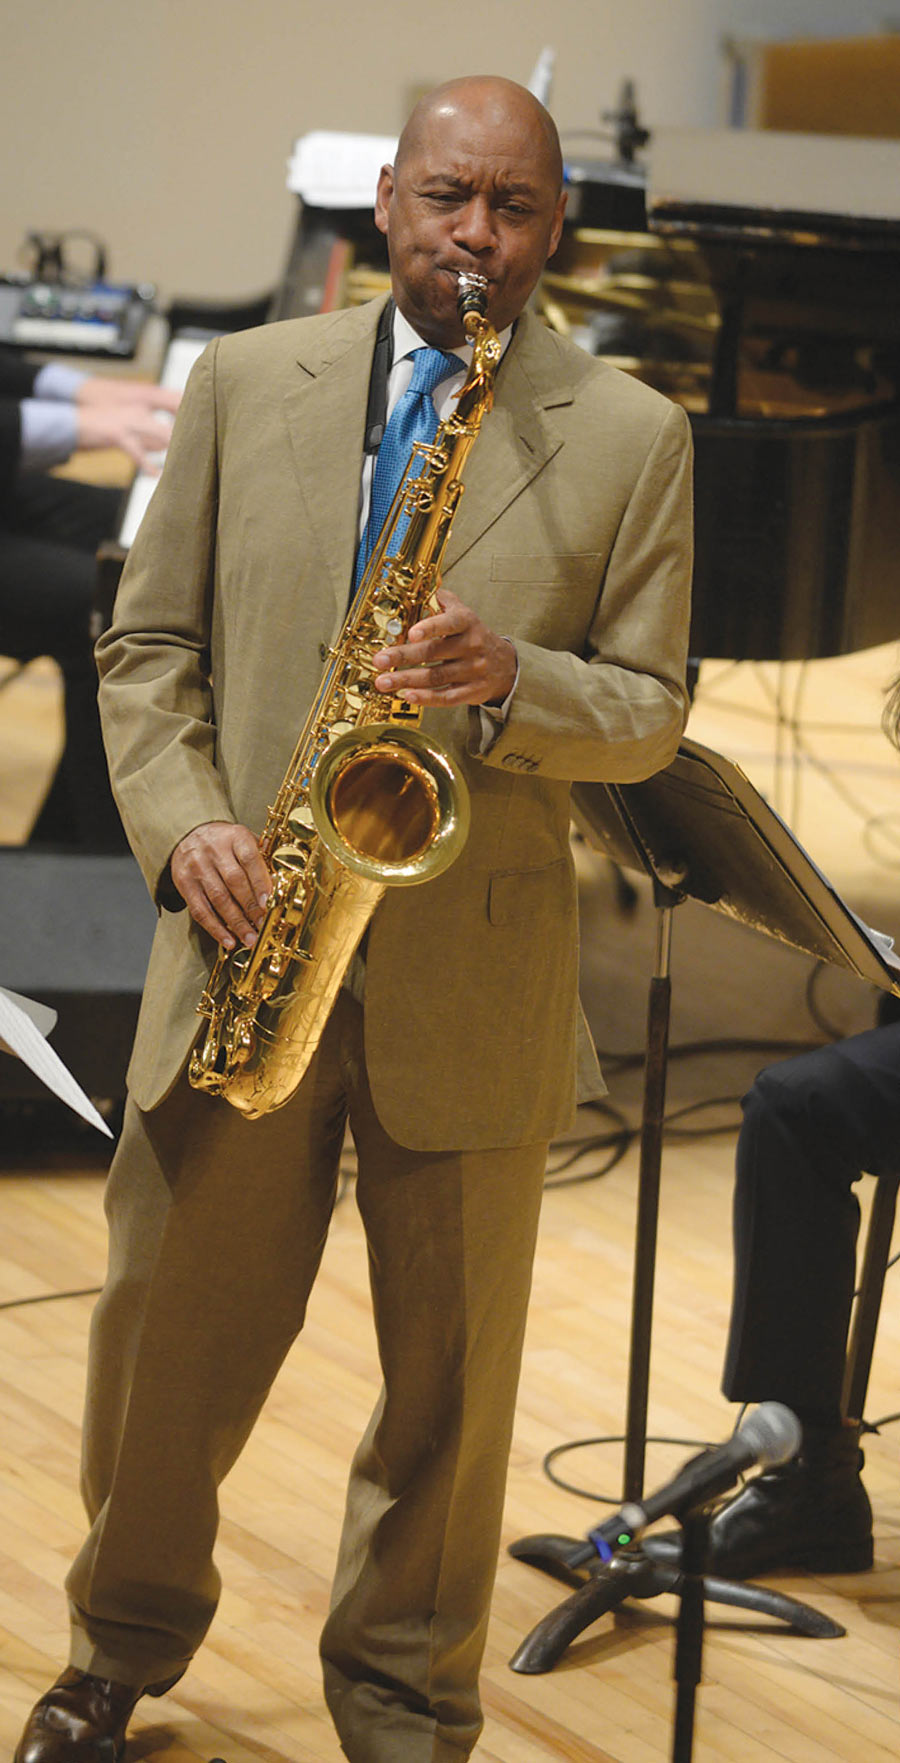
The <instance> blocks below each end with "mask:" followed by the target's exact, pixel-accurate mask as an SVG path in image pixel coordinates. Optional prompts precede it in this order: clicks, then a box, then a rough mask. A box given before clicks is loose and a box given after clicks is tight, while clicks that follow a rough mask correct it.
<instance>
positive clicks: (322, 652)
mask: <svg viewBox="0 0 900 1763" xmlns="http://www.w3.org/2000/svg"><path fill="white" fill-rule="evenodd" d="M319 660H320V661H327V660H328V644H327V643H320V644H319Z"/></svg>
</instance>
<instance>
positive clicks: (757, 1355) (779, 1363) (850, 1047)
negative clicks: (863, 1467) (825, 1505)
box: [723, 1023, 900, 1416]
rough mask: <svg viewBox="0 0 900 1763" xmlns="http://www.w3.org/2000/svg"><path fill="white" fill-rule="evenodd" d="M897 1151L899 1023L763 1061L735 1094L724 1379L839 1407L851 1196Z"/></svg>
mask: <svg viewBox="0 0 900 1763" xmlns="http://www.w3.org/2000/svg"><path fill="white" fill-rule="evenodd" d="M898 1158H900V1023H891V1024H889V1025H888V1026H886V1027H884V1028H878V1029H872V1030H870V1031H869V1032H868V1033H867V1034H862V1035H855V1036H853V1037H852V1038H850V1039H848V1040H846V1041H840V1042H837V1043H836V1044H835V1045H834V1046H829V1047H823V1048H818V1049H816V1050H815V1051H814V1052H812V1053H807V1054H803V1055H802V1056H801V1057H799V1058H797V1059H791V1060H788V1061H786V1062H785V1063H784V1064H783V1065H777V1066H772V1067H770V1068H769V1069H768V1070H767V1071H764V1072H762V1073H761V1075H760V1077H759V1078H758V1079H757V1081H756V1083H755V1084H754V1086H753V1088H752V1090H751V1091H750V1093H749V1095H748V1096H747V1098H746V1099H745V1118H744V1125H743V1127H742V1129H741V1134H740V1138H739V1140H738V1155H737V1186H736V1191H735V1209H734V1231H735V1285H734V1301H733V1309H732V1318H731V1329H730V1334H729V1341H728V1349H727V1355H726V1362H725V1372H724V1378H723V1389H724V1392H725V1394H726V1396H728V1397H729V1399H730V1400H732V1401H757V1400H765V1399H776V1400H780V1401H783V1402H786V1403H787V1404H788V1406H789V1407H793V1408H796V1409H798V1410H799V1411H800V1412H801V1413H802V1414H804V1415H817V1414H820V1415H823V1416H824V1415H827V1414H829V1413H833V1414H835V1415H837V1413H838V1411H839V1403H840V1393H841V1382H842V1378H843V1369H844V1357H845V1350H846V1341H847V1328H848V1322H849V1316H850V1307H851V1302H852V1295H853V1282H854V1272H855V1251H856V1237H857V1231H858V1225H859V1207H858V1204H857V1201H856V1198H855V1195H854V1194H853V1192H852V1184H853V1183H854V1182H855V1181H856V1180H857V1179H858V1177H859V1175H860V1174H861V1173H862V1172H863V1171H866V1172H867V1173H869V1174H872V1175H878V1174H879V1173H880V1172H881V1171H883V1170H895V1169H896V1168H897V1165H898Z"/></svg>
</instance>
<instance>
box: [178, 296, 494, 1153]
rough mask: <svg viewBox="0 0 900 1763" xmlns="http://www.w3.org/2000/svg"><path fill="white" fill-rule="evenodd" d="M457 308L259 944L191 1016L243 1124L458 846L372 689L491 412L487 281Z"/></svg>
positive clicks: (276, 849) (416, 753) (223, 970)
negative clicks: (434, 409)
mask: <svg viewBox="0 0 900 1763" xmlns="http://www.w3.org/2000/svg"><path fill="white" fill-rule="evenodd" d="M457 305H458V310H459V313H460V317H461V319H462V322H463V325H464V328H465V331H466V335H467V337H468V338H469V340H470V341H471V342H472V344H473V356H472V363H471V366H470V368H469V372H468V374H467V376H466V381H465V384H464V385H463V387H462V390H461V391H460V393H459V395H458V398H457V401H456V407H455V409H454V410H453V412H452V414H451V415H450V416H449V417H448V418H447V419H446V421H445V422H443V423H442V424H441V425H440V427H439V428H438V431H437V433H436V435H435V438H434V441H433V442H432V443H431V445H428V446H426V445H422V444H417V445H416V446H415V447H414V449H413V453H412V456H411V458H410V461H409V464H408V466H407V468H406V471H405V473H404V477H403V480H402V482H401V484H400V487H399V489H398V491H397V494H396V496H395V497H394V501H393V503H392V505H391V508H390V511H389V513H388V517H387V519H386V521H385V523H384V527H383V528H382V531H381V533H380V534H379V537H378V541H377V543H376V546H375V549H374V551H373V553H372V556H371V558H370V560H369V563H368V566H367V568H366V570H365V573H364V575H363V577H362V580H361V581H360V584H359V587H358V589H357V591H356V594H355V596H354V598H353V602H352V605H351V607H350V611H349V613H348V616H347V620H346V622H345V624H344V627H343V630H342V632H341V635H340V638H339V640H338V642H337V643H336V645H335V647H334V648H333V649H332V651H331V655H330V660H329V662H328V666H327V667H326V670H325V674H324V677H323V679H322V682H321V684H320V687H319V691H318V694H317V697H316V699H315V701H314V703H313V706H312V709H311V711H310V713H309V716H308V718H307V721H306V724H305V726H304V728H303V730H302V732H301V735H300V739H299V740H298V742H297V746H296V748H295V749H294V754H293V757H292V759H291V762H290V765H289V766H288V770H287V772H286V774H285V777H284V781H283V783H282V785H281V788H280V790H279V791H278V795H277V797H276V799H275V801H274V803H273V805H272V807H271V808H270V810H269V816H268V820H267V822H266V826H265V830H264V832H263V834H262V837H261V839H260V849H261V851H262V855H263V857H264V858H265V860H266V863H267V864H268V867H269V872H270V874H271V876H272V889H271V893H270V897H269V901H268V904H267V906H266V910H265V915H264V918H263V922H262V924H261V926H260V928H259V932H258V938H257V942H256V943H255V944H254V947H253V948H252V949H247V948H243V947H241V948H238V949H235V950H232V951H231V952H230V953H227V952H226V951H225V950H223V949H220V951H219V954H218V956H217V958H216V962H215V966H214V967H213V970H212V973H211V975H210V978H209V982H208V984H207V987H206V990H205V991H204V993H203V996H202V998H201V1000H200V1003H199V1005H198V1010H199V1012H200V1014H201V1015H202V1016H204V1017H206V1018H207V1023H206V1028H205V1030H204V1032H203V1034H202V1035H201V1037H200V1039H199V1041H198V1043H197V1045H196V1047H195V1049H194V1052H193V1054H192V1055H191V1060H190V1065H189V1068H188V1076H189V1079H190V1082H191V1083H192V1084H193V1086H194V1088H195V1089H200V1090H206V1091H207V1092H208V1093H209V1094H210V1095H213V1096H224V1097H225V1099H226V1101H228V1102H230V1103H231V1104H232V1105H233V1107H235V1108H238V1109H240V1111H241V1113H243V1114H245V1115H247V1116H248V1117H250V1118H257V1117H258V1116H260V1115H262V1114H269V1113H271V1112H272V1110H273V1109H275V1108H280V1107H282V1106H283V1104H284V1103H285V1102H287V1101H288V1100H289V1099H290V1097H291V1096H292V1095H293V1093H294V1091H295V1089H296V1088H297V1085H298V1084H299V1082H300V1080H301V1078H302V1077H303V1074H304V1072H305V1071H306V1069H307V1066H308V1065H309V1062H310V1060H311V1058H312V1056H313V1054H314V1052H315V1050H316V1048H317V1046H318V1044H319V1040H320V1039H321V1035H322V1031H323V1029H324V1027H325V1023H326V1021H327V1019H328V1016H329V1015H330V1012H331V1009H332V1007H333V1005H334V1001H335V998H336V997H337V993H338V990H339V988H340V986H341V983H342V981H343V978H344V975H345V973H346V971H347V967H348V965H349V963H350V961H351V959H352V956H353V953H354V950H355V949H356V947H357V945H358V944H359V941H360V939H361V937H362V935H363V932H364V931H365V929H366V926H367V925H368V923H369V920H370V918H371V916H372V913H373V912H374V910H375V907H376V906H377V904H378V901H379V900H380V899H381V897H382V895H383V893H384V891H385V888H387V887H397V886H401V887H403V886H409V885H411V884H414V883H418V882H423V881H428V880H429V879H430V878H431V877H432V876H436V875H439V874H440V873H441V871H442V870H444V869H446V868H447V866H448V865H449V864H450V863H452V862H453V860H454V858H456V857H457V856H458V855H459V852H460V851H461V849H462V847H463V845H464V843H465V840H466V835H467V833H468V827H469V796H468V790H467V788H466V785H465V782H464V779H463V778H462V775H461V773H460V772H459V769H458V767H457V766H456V764H455V762H454V761H453V760H452V759H451V758H450V756H449V755H448V754H447V753H446V752H445V751H444V749H443V747H441V746H440V745H438V744H437V743H436V742H434V741H432V740H429V739H426V738H425V736H424V735H423V734H422V732H421V730H420V729H419V726H418V725H419V722H420V720H421V708H420V707H418V706H416V705H411V704H407V703H405V702H404V701H403V699H401V698H386V697H385V695H384V694H383V693H381V692H378V691H376V689H375V687H374V685H373V683H372V682H373V679H374V676H375V669H374V667H373V664H372V656H373V655H375V654H377V652H378V650H379V649H383V648H385V647H387V646H388V645H392V644H394V643H402V642H403V641H404V639H405V637H406V634H407V632H408V630H409V629H410V627H411V626H412V625H414V624H416V623H417V622H418V620H419V619H421V618H423V617H426V616H428V615H429V614H430V613H432V612H437V611H439V610H440V608H439V605H438V602H437V599H436V592H437V589H438V587H439V586H440V568H441V562H442V559H443V555H444V551H445V548H446V544H447V540H448V537H449V534H450V527H451V523H452V520H453V516H454V513H455V511H456V508H457V505H458V503H459V499H460V496H461V495H462V491H463V485H462V483H461V481H460V474H461V472H462V468H463V464H464V462H465V459H466V456H467V454H468V452H469V448H470V447H471V445H472V442H473V441H474V440H475V437H476V435H477V434H478V430H479V428H480V427H481V423H482V420H483V418H484V416H485V415H486V414H487V412H488V411H489V410H490V408H491V404H492V402H493V382H494V375H495V373H496V370H497V365H498V362H499V359H500V344H499V340H498V337H497V333H496V331H495V330H494V329H493V327H492V325H491V324H490V323H489V322H488V320H487V319H486V318H485V316H484V313H485V308H486V305H487V282H486V281H485V279H484V277H483V276H476V275H470V276H466V275H460V277H459V293H458V297H457ZM404 513H408V514H409V517H410V518H409V525H408V527H407V528H406V531H405V533H404V534H403V537H402V538H401V541H400V544H399V547H398V549H397V550H396V552H393V553H392V552H391V539H392V536H393V533H394V529H395V527H396V525H397V522H398V520H399V519H400V517H401V515H403V514H404Z"/></svg>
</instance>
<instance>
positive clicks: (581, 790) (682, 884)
mask: <svg viewBox="0 0 900 1763" xmlns="http://www.w3.org/2000/svg"><path fill="white" fill-rule="evenodd" d="M573 815H574V818H575V821H576V824H577V825H578V826H579V828H580V830H581V831H582V832H583V834H584V836H585V837H586V839H587V840H588V842H589V843H590V844H591V845H592V846H593V847H594V849H595V850H597V851H599V852H601V853H602V855H603V856H606V857H609V858H610V859H611V861H612V862H614V863H615V864H617V865H619V866H621V867H622V868H624V869H630V870H637V871H639V872H640V873H642V874H644V875H647V876H649V877H650V879H651V881H652V883H653V892H654V901H655V905H656V907H657V911H658V926H657V950H656V964H655V969H654V973H653V975H652V978H651V980H650V987H649V996H648V1009H647V1046H646V1063H645V1072H644V1097H643V1112H642V1124H641V1140H640V1166H639V1174H638V1205H637V1222H636V1230H635V1259H634V1288H633V1297H632V1321H631V1345H630V1359H629V1371H628V1402H627V1417H626V1423H625V1487H624V1495H623V1499H624V1500H634V1501H640V1498H641V1495H642V1492H643V1479H644V1452H645V1444H646V1432H647V1401H648V1391H649V1373H650V1334H651V1326H652V1312H653V1280H654V1270H655V1262H656V1238H657V1217H658V1210H659V1177H660V1165H661V1157H662V1136H663V1116H664V1107H665V1088H666V1066H667V1058H668V1028H669V1007H670V999H671V980H670V975H669V959H670V952H671V932H672V914H673V911H674V909H675V907H676V906H678V905H680V904H682V902H683V901H685V900H686V899H689V898H691V899H695V900H699V901H701V902H702V903H703V904H704V905H706V906H710V907H712V908H713V910H714V911H717V912H722V913H724V914H725V915H726V916H727V917H729V918H733V919H735V920H737V921H738V922H739V923H742V924H746V925H750V926H752V927H753V928H754V929H755V930H759V931H762V932H763V934H764V935H766V936H770V937H774V938H776V939H777V940H778V941H780V942H783V943H788V944H790V945H791V946H792V947H793V948H795V949H800V950H802V951H804V952H805V953H807V954H810V955H813V956H815V957H816V959H817V960H819V961H828V962H830V963H832V964H833V965H834V966H838V967H844V968H849V969H850V971H851V972H852V973H856V974H858V975H859V977H860V978H861V979H864V980H867V981H869V982H870V983H872V984H874V985H877V986H880V987H882V989H884V990H889V991H894V992H897V993H900V961H898V959H897V957H896V956H894V955H893V952H892V950H891V948H890V944H889V941H888V939H886V938H879V937H878V935H877V933H875V932H873V931H871V930H869V928H868V926H866V925H864V924H863V923H862V922H861V920H860V919H858V918H857V917H856V915H855V914H854V913H853V912H851V910H850V908H849V907H848V906H846V905H845V903H844V901H843V900H842V899H841V898H840V896H839V895H838V894H837V893H836V892H835V890H834V888H833V887H832V886H831V884H830V882H829V881H828V880H827V878H826V877H825V876H824V875H823V874H822V872H821V870H819V869H818V868H817V867H816V865H815V864H814V863H813V861H812V859H811V858H810V857H808V856H807V854H806V852H805V851H804V850H803V849H802V847H801V846H800V845H798V844H797V841H796V840H795V839H794V837H793V835H792V833H791V832H790V831H789V829H788V828H787V827H786V826H785V824H784V822H783V821H782V820H781V819H780V818H779V816H778V815H777V814H776V813H775V812H774V810H773V809H772V808H770V807H769V806H768V804H767V803H766V802H765V801H764V800H763V798H762V797H761V796H760V795H759V794H758V793H757V791H756V790H755V789H754V787H753V785H752V784H751V783H750V781H749V779H748V778H746V777H745V776H744V774H743V772H742V771H741V770H740V769H739V768H738V767H737V766H736V765H733V764H732V763H731V762H730V761H729V760H727V759H723V758H722V757H721V755H720V754H718V753H714V752H712V751H711V750H710V749H709V748H706V747H701V746H699V745H698V744H697V742H695V741H689V740H685V741H683V742H682V743H681V746H680V747H679V750H678V755H677V757H676V759H675V760H674V761H673V763H672V764H671V765H670V766H668V767H667V769H666V770H665V771H662V772H659V773H658V774H657V776H656V777H653V778H649V779H648V780H647V781H646V782H644V783H638V784H577V785H576V786H575V789H574V791H573ZM584 1546H585V1545H584V1539H583V1538H577V1539H576V1538H573V1537H565V1536H557V1535H551V1534H548V1535H537V1536H528V1537H523V1538H521V1539H520V1540H519V1541H518V1542H515V1543H512V1544H511V1545H510V1551H509V1552H510V1554H511V1555H513V1556H514V1557H515V1558H516V1559H517V1560H524V1561H527V1562H529V1563H530V1564H531V1565H533V1566H536V1567H540V1568H542V1569H543V1570H544V1571H545V1572H547V1573H550V1574H551V1575H553V1577H554V1578H556V1579H561V1580H563V1582H564V1583H566V1584H568V1585H571V1586H575V1587H576V1588H577V1589H576V1590H575V1591H574V1592H573V1594H572V1596H570V1597H569V1598H567V1599H566V1600H565V1601H564V1602H563V1603H562V1604H560V1605H558V1606H557V1608H556V1609H555V1610H552V1611H551V1612H550V1614H549V1615H548V1616H545V1617H544V1618H543V1619H542V1621H540V1622H539V1623H538V1624H537V1625H536V1627H535V1628H533V1629H532V1631H531V1633H530V1634H529V1635H528V1636H527V1637H526V1639H525V1640H524V1641H523V1642H522V1644H521V1646H520V1647H519V1648H518V1649H517V1651H516V1652H515V1653H514V1654H513V1657H512V1659H511V1660H510V1664H511V1666H512V1668H513V1670H514V1671H521V1672H528V1673H538V1672H543V1671H549V1670H551V1669H552V1667H553V1666H554V1665H555V1664H556V1662H557V1660H558V1659H559V1658H560V1657H561V1655H562V1654H563V1652H564V1651H565V1649H566V1647H567V1646H568V1645H569V1643H570V1642H571V1641H572V1640H574V1639H575V1638H576V1636H577V1635H579V1634H581V1633H582V1632H583V1630H584V1629H585V1628H587V1627H589V1625H590V1624H591V1623H592V1622H594V1621H596V1620H597V1618H598V1617H600V1616H602V1615H604V1614H605V1613H606V1612H607V1611H609V1610H612V1609H614V1608H616V1607H617V1606H618V1605H619V1604H620V1603H622V1602H623V1601H624V1599H625V1598H627V1597H637V1598H648V1597H655V1596H657V1595H658V1594H659V1593H660V1592H665V1591H675V1592H677V1591H679V1590H680V1589H681V1582H682V1577H683V1576H682V1572H681V1569H680V1568H677V1567H673V1566H664V1565H662V1564H660V1563H657V1562H653V1561H651V1560H649V1558H648V1557H647V1556H645V1555H643V1554H642V1553H641V1551H640V1549H639V1548H635V1549H628V1550H625V1551H623V1552H622V1553H621V1554H618V1555H615V1556H614V1557H613V1559H612V1561H611V1562H609V1563H607V1564H604V1563H602V1562H601V1561H600V1558H599V1555H598V1556H597V1559H596V1562H592V1563H591V1565H590V1567H589V1569H588V1570H587V1573H586V1576H585V1570H584V1568H583V1567H582V1566H581V1563H582V1562H583V1558H584ZM703 1591H704V1594H705V1596H706V1597H707V1598H709V1599H710V1600H711V1601H713V1602H715V1603H722V1604H731V1605H737V1606H740V1607H742V1608H745V1609H750V1610H755V1611H758V1612H760V1613H762V1614H765V1615H770V1616H774V1617H777V1618H779V1619H780V1620H782V1621H784V1622H786V1623H788V1625H789V1626H790V1627H791V1628H794V1629H797V1630H799V1631H800V1632H801V1633H804V1634H810V1635H816V1636H818V1637H819V1638H825V1637H833V1636H838V1635H842V1634H844V1632H845V1630H844V1629H843V1628H841V1626H840V1625H839V1624H838V1623H835V1622H832V1621H831V1620H830V1618H828V1617H826V1616H823V1615H821V1614H820V1613H819V1612H818V1611H816V1610H813V1609H811V1608H810V1606H809V1605H807V1604H802V1603H800V1602H799V1601H798V1600H797V1599H795V1598H789V1597H787V1596H786V1595H784V1594H783V1593H781V1592H774V1591H771V1590H769V1588H768V1587H765V1586H759V1585H754V1584H753V1583H751V1582H737V1581H731V1580H724V1579H719V1578H718V1577H716V1576H713V1575H704V1576H703Z"/></svg>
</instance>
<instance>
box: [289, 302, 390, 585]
mask: <svg viewBox="0 0 900 1763" xmlns="http://www.w3.org/2000/svg"><path fill="white" fill-rule="evenodd" d="M383 304H384V302H383V301H381V300H378V301H373V302H370V303H369V304H368V305H366V306H363V307H356V308H352V309H349V310H347V311H342V312H339V313H337V314H335V318H334V323H333V324H332V325H331V326H329V327H328V329H327V330H326V331H325V332H324V335H322V336H318V335H315V334H314V335H313V337H312V339H311V340H307V339H301V350H300V351H299V352H298V360H297V369H296V375H295V378H294V381H293V383H292V384H291V385H290V386H289V387H288V388H287V389H286V391H285V394H284V413H285V417H286V420H287V425H288V430H289V432H290V438H291V446H292V449H293V455H294V464H295V468H296V472H297V478H298V483H299V488H300V495H301V497H302V499H303V503H304V507H305V512H306V515H307V518H308V520H309V524H310V527H311V528H312V530H313V532H314V534H315V537H316V540H317V542H318V544H319V547H320V549H321V552H322V556H323V557H324V559H325V563H326V566H327V568H328V571H329V574H330V576H331V578H332V583H333V587H334V596H335V602H336V605H337V609H338V613H339V616H340V617H341V618H342V619H343V617H344V614H345V612H346V609H347V600H348V596H349V593H350V586H351V582H352V577H353V562H354V558H355V555H356V542H357V541H356V533H357V513H358V508H359V485H360V476H361V473H362V448H363V429H364V424H365V414H366V400H367V397H368V389H369V377H370V374H371V370H372V351H373V349H374V346H375V332H376V329H377V325H378V318H379V314H380V311H381V308H382V306H383Z"/></svg>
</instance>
